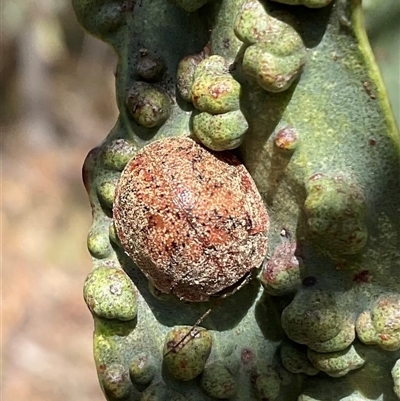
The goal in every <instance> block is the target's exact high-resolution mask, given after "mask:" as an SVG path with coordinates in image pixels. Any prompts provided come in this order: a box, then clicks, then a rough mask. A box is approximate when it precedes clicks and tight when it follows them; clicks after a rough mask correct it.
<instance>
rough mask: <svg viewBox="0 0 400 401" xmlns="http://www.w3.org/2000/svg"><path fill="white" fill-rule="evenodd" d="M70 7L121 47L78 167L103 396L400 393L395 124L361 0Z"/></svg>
mask: <svg viewBox="0 0 400 401" xmlns="http://www.w3.org/2000/svg"><path fill="white" fill-rule="evenodd" d="M73 5H74V8H75V11H76V15H77V17H78V20H79V22H80V23H81V24H82V25H83V26H84V27H85V28H86V29H87V30H88V31H89V32H90V33H91V34H93V35H95V36H97V37H99V38H100V39H102V40H104V41H105V42H107V43H108V44H110V45H111V46H112V47H113V48H114V50H115V51H116V53H117V55H118V66H117V72H116V102H117V105H118V108H119V112H120V115H119V118H118V121H117V122H116V125H115V127H114V128H113V129H112V131H111V132H110V134H109V135H108V137H107V138H106V139H105V140H104V141H103V142H102V143H101V144H100V145H99V146H98V147H97V148H95V149H93V150H92V151H90V152H89V154H88V157H87V159H86V161H85V164H84V168H83V180H84V184H85V188H86V190H87V192H88V194H89V198H90V202H91V206H92V211H93V223H92V227H91V228H90V230H89V234H88V240H87V245H88V248H89V251H90V254H91V256H92V260H93V270H92V272H91V273H89V275H88V278H87V280H86V282H85V287H84V298H85V301H86V303H87V305H88V308H89V310H90V312H91V313H92V315H93V319H94V323H95V332H94V356H95V361H96V368H97V371H98V377H99V381H100V384H101V387H102V389H103V391H104V394H105V396H106V397H107V399H108V400H109V401H115V400H119V399H120V400H125V401H146V400H147V401H150V400H153V401H161V400H168V401H171V400H172V401H184V400H193V401H203V400H204V401H211V400H215V399H228V400H232V401H256V400H267V399H268V400H276V401H311V400H314V401H322V400H324V401H350V400H352V401H382V400H385V401H395V400H398V399H400V379H399V377H400V375H399V370H400V369H399V360H400V298H399V297H400V295H399V294H400V268H399V260H400V251H399V248H400V247H399V237H400V232H399V227H400V224H399V223H400V210H399V202H398V199H399V198H400V139H399V134H398V130H397V127H396V125H395V122H394V119H393V117H392V114H391V110H390V106H389V102H388V100H387V96H386V92H385V88H384V87H383V84H382V80H381V77H380V74H379V71H378V69H377V67H376V65H375V62H374V60H373V56H372V53H371V49H370V47H369V44H368V42H367V39H366V34H365V31H364V27H363V22H362V17H361V1H360V0H279V1H278V0H276V1H272V0H197V1H187V0H152V1H132V0H126V1H119V2H115V1H104V0H101V1H100V0H73Z"/></svg>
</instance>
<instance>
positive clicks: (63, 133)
mask: <svg viewBox="0 0 400 401" xmlns="http://www.w3.org/2000/svg"><path fill="white" fill-rule="evenodd" d="M364 9H365V13H366V21H367V26H368V33H369V36H370V39H371V42H372V45H373V50H374V52H375V55H376V57H377V60H378V62H379V64H380V66H381V69H382V72H383V74H384V79H385V82H386V84H387V87H388V91H389V95H390V98H391V102H392V106H393V109H394V111H395V115H396V118H397V121H398V122H399V121H400V101H399V97H400V86H399V75H400V0H385V1H384V2H382V1H381V0H365V1H364ZM1 19H2V21H1V35H0V44H1V53H2V54H1V60H0V62H1V65H0V67H1V68H0V128H1V149H0V151H1V186H2V189H1V246H2V248H1V264H2V277H1V279H2V288H1V290H2V293H1V301H2V322H1V330H2V342H1V350H0V355H1V357H2V368H1V374H2V378H1V383H0V392H1V394H0V396H1V398H2V400H3V401H11V400H12V401H14V400H19V401H25V400H29V401H39V400H40V401H56V400H57V401H77V400H79V401H89V400H90V401H97V400H98V401H100V400H104V397H103V395H102V393H101V390H100V388H99V386H98V382H97V376H96V372H95V367H94V362H93V357H92V318H91V315H90V313H89V312H88V310H87V308H86V305H85V304H84V302H83V298H82V286H83V281H84V279H85V277H86V275H87V273H88V272H89V271H90V269H91V261H90V257H89V254H88V252H87V250H86V235H87V231H88V229H89V227H90V223H91V211H90V207H89V203H88V200H87V197H86V193H85V191H84V188H83V185H82V184H81V166H82V163H83V160H84V158H85V156H86V154H87V153H88V151H89V150H90V149H92V148H93V147H94V146H96V145H98V144H99V143H100V142H101V141H102V140H103V138H104V137H105V136H106V135H107V134H108V132H109V131H110V129H111V128H112V126H113V125H114V123H115V121H116V118H117V108H116V105H115V100H114V99H115V95H114V69H115V65H116V57H115V55H114V53H113V51H112V50H111V49H109V48H108V47H107V46H106V45H105V44H103V43H102V42H100V41H98V40H96V39H94V38H92V37H90V36H88V35H86V34H85V33H84V32H83V30H82V29H81V28H80V26H79V25H78V23H77V21H76V19H75V16H74V13H73V10H72V7H71V4H70V2H69V0H35V1H33V0H3V1H2V3H1Z"/></svg>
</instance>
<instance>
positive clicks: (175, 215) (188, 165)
mask: <svg viewBox="0 0 400 401" xmlns="http://www.w3.org/2000/svg"><path fill="white" fill-rule="evenodd" d="M113 214H114V221H115V226H116V229H117V233H118V237H119V239H120V242H121V244H122V246H123V248H124V249H125V251H126V252H127V254H128V255H129V256H130V257H131V258H132V259H133V261H134V262H135V263H136V264H137V265H138V267H139V268H140V269H141V270H142V272H143V273H144V274H145V275H146V276H147V277H148V279H149V280H150V281H151V282H152V283H153V285H154V286H155V287H156V288H157V289H158V290H160V291H161V292H163V293H173V294H175V295H176V296H178V297H179V298H180V299H182V300H185V301H206V300H208V299H209V297H210V296H213V295H215V296H217V295H220V294H218V293H220V292H221V291H224V290H227V289H228V288H229V287H231V286H235V285H236V284H237V283H238V282H240V281H241V279H243V278H244V277H245V276H246V275H247V274H248V273H249V272H250V271H251V270H252V269H254V268H256V267H258V266H259V265H260V264H261V263H262V261H263V259H264V256H265V254H266V252H267V231H268V214H267V211H266V209H265V206H264V203H263V201H262V199H261V196H260V194H259V193H258V191H257V188H256V185H255V184H254V182H253V180H252V178H251V176H250V174H249V173H248V171H247V170H246V168H245V167H244V165H243V164H242V163H241V162H240V161H239V160H238V159H237V158H236V157H234V156H233V155H231V154H230V153H227V152H221V153H212V152H210V151H208V150H206V149H205V148H203V147H202V146H200V145H199V144H197V143H196V142H194V141H192V140H191V139H189V138H169V139H161V140H159V141H156V142H153V143H151V144H149V145H147V146H146V147H144V148H143V149H142V150H141V151H140V152H139V153H137V155H135V156H134V157H133V158H132V159H131V160H130V161H129V163H128V164H127V166H126V168H125V170H124V171H123V172H122V175H121V177H120V180H119V183H118V185H117V189H116V194H115V201H114V209H113Z"/></svg>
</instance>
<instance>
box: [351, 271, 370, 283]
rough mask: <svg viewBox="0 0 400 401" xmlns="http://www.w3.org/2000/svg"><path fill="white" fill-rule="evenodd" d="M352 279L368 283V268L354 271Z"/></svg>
mask: <svg viewBox="0 0 400 401" xmlns="http://www.w3.org/2000/svg"><path fill="white" fill-rule="evenodd" d="M353 281H354V282H356V283H369V282H370V281H371V276H370V274H369V271H368V270H361V271H360V272H358V273H356V274H355V275H354V277H353Z"/></svg>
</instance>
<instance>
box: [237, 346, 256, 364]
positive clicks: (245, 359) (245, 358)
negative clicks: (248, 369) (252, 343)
mask: <svg viewBox="0 0 400 401" xmlns="http://www.w3.org/2000/svg"><path fill="white" fill-rule="evenodd" d="M253 357H254V355H253V352H252V351H251V350H249V349H248V348H244V349H243V350H242V354H241V356H240V359H241V360H242V363H243V364H244V365H248V364H250V363H251V362H252V361H253Z"/></svg>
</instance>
